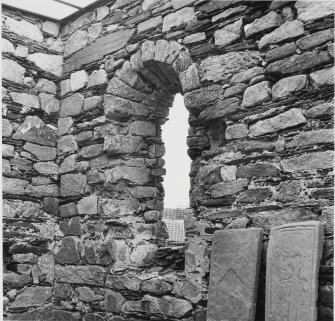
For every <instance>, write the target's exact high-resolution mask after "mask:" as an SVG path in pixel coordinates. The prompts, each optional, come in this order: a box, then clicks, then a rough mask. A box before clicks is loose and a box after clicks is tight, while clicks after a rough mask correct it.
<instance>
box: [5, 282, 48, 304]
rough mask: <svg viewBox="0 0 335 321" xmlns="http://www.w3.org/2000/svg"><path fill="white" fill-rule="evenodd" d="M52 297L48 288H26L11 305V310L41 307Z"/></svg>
mask: <svg viewBox="0 0 335 321" xmlns="http://www.w3.org/2000/svg"><path fill="white" fill-rule="evenodd" d="M51 296H52V289H51V288H50V287H44V286H37V287H27V288H25V289H24V290H23V292H21V293H20V294H19V295H18V296H17V297H16V298H15V300H14V301H13V302H12V303H11V305H10V308H11V309H19V308H30V307H38V306H43V305H45V304H46V302H47V301H48V300H49V299H50V298H51Z"/></svg>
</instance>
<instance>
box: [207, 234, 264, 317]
mask: <svg viewBox="0 0 335 321" xmlns="http://www.w3.org/2000/svg"><path fill="white" fill-rule="evenodd" d="M262 238H263V229H261V228H248V229H236V230H225V231H216V232H215V233H214V236H213V244H212V254H211V268H210V281H209V291H208V306H207V321H223V320H224V321H236V320H243V321H253V320H254V319H255V311H256V299H257V288H258V276H259V269H260V261H261V250H262Z"/></svg>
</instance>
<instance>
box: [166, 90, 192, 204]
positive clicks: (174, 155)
mask: <svg viewBox="0 0 335 321" xmlns="http://www.w3.org/2000/svg"><path fill="white" fill-rule="evenodd" d="M187 120H188V111H187V109H186V107H185V105H184V99H183V96H182V95H180V94H177V95H176V96H175V100H174V103H173V106H172V107H171V108H170V112H169V120H168V121H167V122H166V123H165V124H164V125H163V126H162V130H163V133H162V139H163V142H164V144H165V150H166V152H165V156H164V159H165V168H166V175H165V176H164V182H163V186H164V190H165V198H164V207H165V208H177V207H183V208H185V207H188V206H189V195H188V192H189V189H190V177H189V172H190V165H191V159H190V158H189V156H188V155H187V148H188V147H187V145H186V138H187V132H188V122H187Z"/></svg>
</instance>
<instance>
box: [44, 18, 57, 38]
mask: <svg viewBox="0 0 335 321" xmlns="http://www.w3.org/2000/svg"><path fill="white" fill-rule="evenodd" d="M59 28H60V25H59V23H57V22H53V21H48V20H46V21H44V22H43V24H42V31H44V32H46V33H48V34H49V35H52V36H54V37H58V34H59Z"/></svg>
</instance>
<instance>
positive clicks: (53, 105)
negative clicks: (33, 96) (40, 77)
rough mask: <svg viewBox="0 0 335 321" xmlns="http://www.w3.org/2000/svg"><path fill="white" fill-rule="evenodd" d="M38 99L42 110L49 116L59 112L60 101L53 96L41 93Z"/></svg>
mask: <svg viewBox="0 0 335 321" xmlns="http://www.w3.org/2000/svg"><path fill="white" fill-rule="evenodd" d="M38 97H39V99H40V103H41V109H42V110H44V111H45V112H46V113H47V114H50V113H58V112H59V108H60V101H59V100H58V99H57V98H55V97H54V96H53V95H50V94H46V93H40V94H39V95H38Z"/></svg>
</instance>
